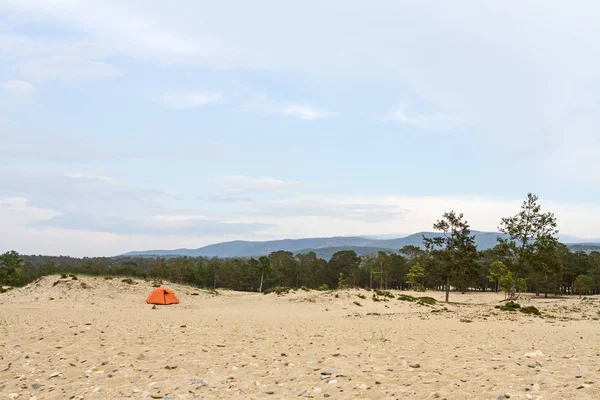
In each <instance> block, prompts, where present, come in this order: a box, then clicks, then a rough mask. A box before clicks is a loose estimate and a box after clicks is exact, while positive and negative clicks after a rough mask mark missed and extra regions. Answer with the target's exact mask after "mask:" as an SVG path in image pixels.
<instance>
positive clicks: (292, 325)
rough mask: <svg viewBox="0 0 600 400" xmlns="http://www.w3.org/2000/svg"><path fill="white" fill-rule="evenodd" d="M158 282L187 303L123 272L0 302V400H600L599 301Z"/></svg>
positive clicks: (40, 284)
mask: <svg viewBox="0 0 600 400" xmlns="http://www.w3.org/2000/svg"><path fill="white" fill-rule="evenodd" d="M164 285H165V286H167V287H169V288H171V289H172V290H173V291H174V292H175V294H176V295H177V296H178V298H179V300H180V304H178V305H171V306H157V308H156V309H153V308H152V305H148V304H145V299H146V296H147V295H148V294H149V293H150V291H151V290H152V289H153V286H152V282H150V281H148V282H146V281H134V284H128V283H125V282H122V281H121V279H120V278H114V279H112V280H105V279H103V278H91V277H79V279H77V280H71V279H70V278H69V279H60V277H59V276H50V277H45V278H42V279H40V280H38V281H36V282H34V283H32V284H30V285H28V286H26V287H24V288H19V289H14V290H11V291H9V292H8V293H4V294H1V295H0V333H1V339H0V398H6V399H20V400H21V399H25V400H30V399H37V400H41V399H123V398H133V399H151V398H152V399H229V398H238V399H294V398H300V399H301V398H315V399H319V398H330V399H443V398H446V399H449V400H450V399H499V398H500V399H502V398H503V397H502V396H504V398H510V399H544V400H551V399H598V398H600V389H599V387H600V386H599V385H600V321H599V320H598V319H599V317H600V315H599V311H600V298H598V297H595V298H594V297H592V298H589V297H588V298H587V299H585V300H582V299H579V298H578V297H568V298H558V299H557V298H553V299H544V298H541V297H535V296H534V295H530V294H524V295H523V296H522V297H521V299H520V300H519V303H520V304H521V305H523V306H526V305H534V306H535V307H537V308H538V309H539V310H540V311H541V312H542V316H541V317H540V316H534V315H526V314H524V313H520V312H516V313H515V312H506V311H500V310H498V309H495V308H494V306H496V305H498V304H500V303H499V302H500V301H501V300H502V299H503V298H504V296H503V294H496V293H466V294H460V293H451V296H450V300H451V301H452V303H450V304H448V305H446V304H443V303H438V304H436V305H433V306H428V305H422V304H418V303H415V302H408V301H402V300H398V299H396V298H394V299H387V300H388V301H377V302H376V301H373V299H372V298H371V296H372V292H369V291H365V290H346V291H339V292H318V291H308V292H307V291H302V290H299V291H296V292H292V293H289V294H286V295H276V294H274V293H273V294H269V295H263V294H258V293H240V292H232V291H221V290H218V291H217V292H211V291H206V290H197V289H195V288H191V287H187V286H181V285H177V284H170V283H167V282H165V283H164ZM392 293H393V294H394V295H398V294H400V293H403V294H412V295H415V296H431V297H434V298H436V299H437V300H439V301H441V300H443V296H444V294H443V293H441V292H426V293H410V292H396V291H392ZM359 296H360V297H359ZM362 296H364V297H365V298H362ZM382 300H383V298H382ZM357 303H358V304H357Z"/></svg>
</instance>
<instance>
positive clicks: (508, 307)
mask: <svg viewBox="0 0 600 400" xmlns="http://www.w3.org/2000/svg"><path fill="white" fill-rule="evenodd" d="M494 308H497V309H499V310H501V311H513V312H516V311H520V312H522V313H523V314H534V315H542V313H540V310H538V309H537V308H535V307H534V306H527V307H521V305H520V304H519V303H515V302H514V301H509V302H507V303H506V304H504V305H503V306H496V307H494Z"/></svg>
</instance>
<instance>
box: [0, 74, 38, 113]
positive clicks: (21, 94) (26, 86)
mask: <svg viewBox="0 0 600 400" xmlns="http://www.w3.org/2000/svg"><path fill="white" fill-rule="evenodd" d="M34 92H35V86H33V85H32V84H31V83H29V82H25V81H20V80H12V81H6V82H3V83H1V84H0V107H3V108H12V107H19V106H23V105H27V104H29V103H30V102H31V98H32V95H33V93H34Z"/></svg>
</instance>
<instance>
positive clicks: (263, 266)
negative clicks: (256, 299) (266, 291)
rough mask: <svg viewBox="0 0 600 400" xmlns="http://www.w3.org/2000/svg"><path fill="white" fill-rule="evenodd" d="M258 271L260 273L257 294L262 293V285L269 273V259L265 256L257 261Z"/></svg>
mask: <svg viewBox="0 0 600 400" xmlns="http://www.w3.org/2000/svg"><path fill="white" fill-rule="evenodd" d="M258 269H259V271H260V286H259V287H258V291H259V293H262V290H263V283H264V281H265V275H267V274H269V273H270V272H271V259H270V258H269V257H267V256H261V257H259V259H258Z"/></svg>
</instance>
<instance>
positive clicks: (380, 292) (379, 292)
mask: <svg viewBox="0 0 600 400" xmlns="http://www.w3.org/2000/svg"><path fill="white" fill-rule="evenodd" d="M375 293H376V294H377V296H383V297H389V298H390V299H393V298H394V295H393V294H392V293H391V292H388V291H387V290H375Z"/></svg>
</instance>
